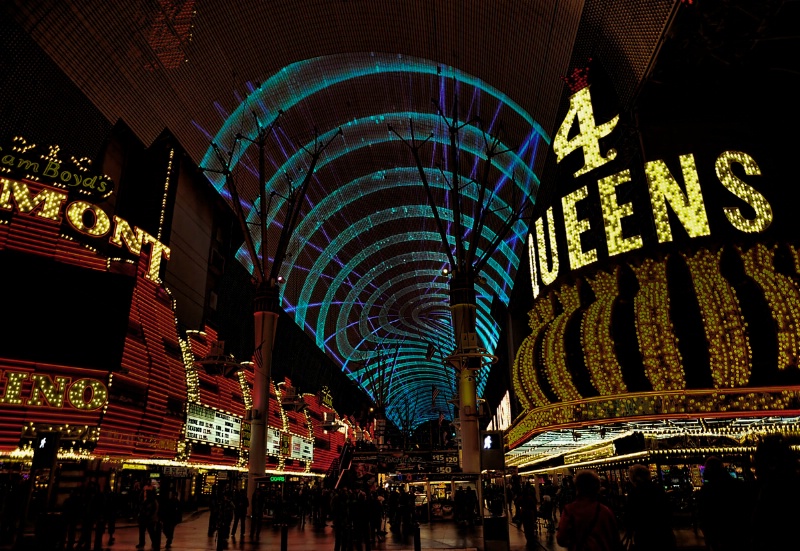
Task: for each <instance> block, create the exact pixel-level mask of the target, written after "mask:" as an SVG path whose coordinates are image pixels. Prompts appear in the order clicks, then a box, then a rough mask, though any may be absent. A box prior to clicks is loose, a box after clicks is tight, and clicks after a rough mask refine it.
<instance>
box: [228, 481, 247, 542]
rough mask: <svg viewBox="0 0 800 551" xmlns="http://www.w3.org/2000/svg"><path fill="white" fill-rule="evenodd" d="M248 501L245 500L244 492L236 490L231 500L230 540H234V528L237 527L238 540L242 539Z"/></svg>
mask: <svg viewBox="0 0 800 551" xmlns="http://www.w3.org/2000/svg"><path fill="white" fill-rule="evenodd" d="M248 507H250V500H249V499H247V491H246V490H238V491H237V492H236V494H235V496H234V499H233V528H231V538H233V539H234V540H236V528H237V527H239V539H242V540H243V539H244V519H245V518H247V509H248Z"/></svg>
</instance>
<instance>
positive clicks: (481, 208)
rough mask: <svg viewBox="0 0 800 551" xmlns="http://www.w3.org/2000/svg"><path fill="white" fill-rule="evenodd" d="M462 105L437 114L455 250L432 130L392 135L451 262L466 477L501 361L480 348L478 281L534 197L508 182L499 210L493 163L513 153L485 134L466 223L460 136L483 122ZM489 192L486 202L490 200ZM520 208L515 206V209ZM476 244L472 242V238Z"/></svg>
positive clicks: (473, 470)
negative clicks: (491, 376)
mask: <svg viewBox="0 0 800 551" xmlns="http://www.w3.org/2000/svg"><path fill="white" fill-rule="evenodd" d="M458 113H459V107H458V97H457V96H456V98H455V101H454V102H453V109H452V115H451V118H450V119H449V120H448V119H447V117H446V116H445V115H444V113H443V112H442V109H441V107H439V109H438V114H439V116H440V117H441V119H442V122H443V124H444V126H446V128H447V129H448V131H449V141H450V147H449V148H448V149H447V153H448V156H449V158H448V159H447V163H446V164H447V166H449V167H450V181H449V182H445V183H446V184H447V189H448V192H449V196H450V197H449V200H448V202H447V203H448V205H449V206H450V207H451V208H452V211H453V216H452V219H453V223H452V224H451V225H450V226H449V228H450V231H451V236H450V237H452V241H453V242H454V246H451V244H450V240H449V239H448V234H447V231H446V230H445V225H444V223H443V221H442V217H441V216H440V214H439V208H441V207H439V206H437V205H436V202H435V200H434V196H433V192H432V190H431V186H430V184H429V182H428V176H427V172H426V170H425V165H424V164H423V161H422V158H421V156H420V150H421V149H422V148H423V147H424V146H425V145H426V144H427V143H428V142H429V141H431V140H433V138H434V134H433V132H431V133H430V135H429V136H427V137H426V138H425V139H424V140H418V139H417V137H416V135H415V132H414V123H413V120H410V121H409V130H410V137H409V138H408V139H407V138H405V137H403V136H401V135H400V134H399V133H398V132H397V131H396V130H395V129H394V128H393V127H392V125H389V131H390V132H392V133H394V134H395V135H396V136H397V137H398V138H400V140H401V141H402V142H403V143H404V144H406V145H407V146H408V148H409V150H410V152H411V154H412V156H413V158H414V162H415V164H416V166H417V172H418V173H419V176H420V180H421V181H422V184H423V187H424V188H425V192H426V194H427V198H428V203H429V205H430V207H431V210H432V211H433V218H434V221H435V222H436V226H437V229H438V231H439V236H440V238H441V240H442V244H443V246H444V249H445V253H446V254H447V258H448V260H449V262H450V268H451V270H452V272H451V274H452V275H451V279H450V312H451V317H452V323H453V333H454V337H455V344H456V349H455V351H454V352H453V354H451V355H450V356H449V357H447V358H445V361H446V362H447V363H448V364H449V365H451V366H452V367H454V368H455V369H456V372H457V373H458V408H459V422H460V424H461V427H460V435H461V446H460V466H461V470H462V472H463V473H467V474H478V473H480V470H481V467H480V461H481V459H480V458H481V454H480V451H481V449H480V427H479V426H478V397H477V376H478V373H479V372H480V370H481V368H482V367H483V366H485V365H488V364H491V363H494V362H496V361H497V358H496V357H495V356H492V355H491V354H489V353H488V352H487V350H486V349H485V348H484V347H482V346H480V343H479V342H478V335H477V328H476V320H477V309H478V306H477V296H476V293H475V282H476V281H477V280H478V279H480V275H479V274H480V273H481V270H483V268H484V267H485V266H486V263H487V262H488V261H489V259H490V258H491V256H492V255H493V254H494V252H495V251H496V250H497V248H498V247H499V246H500V244H501V243H502V242H503V240H504V239H505V238H506V236H507V235H508V234H509V232H510V231H511V229H512V227H513V225H514V224H515V223H516V222H517V221H519V220H520V219H521V218H522V217H523V214H524V213H525V212H526V211H527V210H528V209H529V207H531V206H532V205H533V202H532V201H531V198H530V195H525V197H522V198H521V199H520V198H518V197H517V196H516V190H517V186H516V184H517V183H516V181H515V180H514V178H511V179H509V184H510V185H511V186H512V187H511V189H512V190H513V191H512V192H511V194H512V195H513V197H512V201H511V202H510V203H508V204H507V205H505V206H503V207H500V208H496V205H495V203H494V201H495V199H496V197H497V196H498V193H497V191H498V188H499V187H500V186H498V185H497V184H496V183H495V182H491V181H490V178H491V177H492V163H493V160H494V158H495V157H497V156H499V155H502V154H504V153H507V152H509V151H510V150H508V149H501V148H500V146H501V141H500V138H499V137H497V136H489V135H487V134H486V133H484V139H485V144H484V145H485V147H484V152H483V156H484V157H485V158H484V159H482V160H483V161H484V165H483V170H482V171H481V180H480V181H476V182H474V183H475V184H476V185H477V187H478V194H477V200H476V201H475V202H474V209H473V212H471V213H469V214H470V215H471V218H472V225H471V226H468V225H467V224H466V222H465V220H466V217H465V216H463V215H462V206H463V203H464V198H463V197H462V194H463V190H464V189H465V188H466V187H467V185H468V184H463V183H462V180H463V177H462V175H461V164H460V152H461V145H460V144H461V140H460V139H459V133H460V132H461V131H462V129H464V128H465V127H466V126H470V125H475V126H478V127H479V128H481V130H482V122H481V121H480V119H478V118H475V119H472V120H469V121H467V122H460V121H459V118H458ZM487 190H488V194H489V195H488V200H487ZM515 205H516V206H515ZM503 209H506V210H507V213H506V214H505V218H504V220H503V223H502V225H501V227H500V228H497V229H495V231H494V232H493V237H492V238H491V240H490V242H488V243H483V244H481V245H483V246H482V247H481V250H482V252H481V255H480V256H479V257H478V256H476V253H477V251H478V246H479V241H478V240H479V239H481V237H482V235H483V233H484V229H485V227H486V220H487V218H488V216H489V215H495V216H500V213H501V212H502V210H503ZM470 237H471V238H472V240H473V242H472V243H469V242H468V241H467V240H468V238H470Z"/></svg>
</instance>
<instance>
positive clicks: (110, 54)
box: [11, 0, 676, 425]
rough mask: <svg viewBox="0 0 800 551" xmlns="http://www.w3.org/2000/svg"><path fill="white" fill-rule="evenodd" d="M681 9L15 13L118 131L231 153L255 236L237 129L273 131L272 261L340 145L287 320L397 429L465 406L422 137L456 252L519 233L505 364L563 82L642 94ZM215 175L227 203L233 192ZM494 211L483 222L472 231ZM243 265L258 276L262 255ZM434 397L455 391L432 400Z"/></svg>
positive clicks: (501, 267)
mask: <svg viewBox="0 0 800 551" xmlns="http://www.w3.org/2000/svg"><path fill="white" fill-rule="evenodd" d="M675 5H676V2H673V1H666V0H663V1H614V2H612V1H605V2H603V1H592V0H586V1H585V2H584V1H580V0H528V1H524V2H520V1H488V0H486V1H484V0H480V1H468V2H466V1H465V2H453V1H443V0H396V1H392V2H380V1H373V0H363V1H357V0H349V1H347V0H344V1H341V0H340V1H333V0H306V1H271V2H265V1H263V0H238V1H236V2H211V1H204V0H196V1H192V0H185V1H178V0H134V1H130V2H100V1H98V0H88V1H82V2H77V1H75V0H49V1H40V2H25V1H21V0H18V1H17V2H16V6H15V7H13V8H11V9H12V11H13V14H14V16H15V19H16V20H17V21H18V22H19V24H20V25H22V26H23V28H25V30H26V31H27V32H28V33H29V34H30V35H31V36H32V37H33V38H34V40H36V41H37V42H38V43H39V45H40V46H41V47H42V48H43V50H44V51H45V52H46V53H47V54H48V55H49V56H50V57H51V58H52V59H53V60H54V61H55V62H56V63H57V64H58V65H59V66H60V67H61V68H62V70H63V71H64V72H65V74H66V75H67V76H69V78H71V79H72V80H73V81H74V82H75V83H76V84H77V85H78V86H79V87H80V88H81V90H83V92H84V93H85V94H86V95H87V97H88V98H89V99H90V100H91V101H92V102H93V103H94V104H95V105H96V106H97V108H98V109H99V110H100V111H101V112H102V113H103V114H104V115H105V116H106V117H107V118H108V120H109V121H117V120H123V121H124V122H125V123H126V124H127V125H128V126H129V127H130V128H131V129H132V130H133V131H134V132H135V133H136V135H137V136H138V137H139V138H140V139H141V140H142V141H143V142H144V143H145V144H149V143H151V142H152V141H153V140H155V138H156V137H157V136H158V135H159V134H160V133H161V132H162V131H163V130H164V129H168V130H169V131H170V132H171V133H172V134H173V135H174V136H175V137H176V138H177V139H178V140H179V142H180V143H181V145H182V146H183V147H184V148H185V149H186V151H187V153H188V154H189V156H190V157H191V158H192V159H193V161H194V162H195V163H196V164H198V165H199V166H202V167H206V168H217V169H218V168H220V166H219V164H218V163H219V162H220V159H219V157H218V156H217V154H216V153H215V151H214V149H213V148H212V147H211V144H212V143H214V144H216V145H217V146H218V147H219V150H220V152H222V154H223V158H224V159H225V160H227V161H228V162H230V167H231V168H232V170H233V179H232V185H235V186H236V189H237V191H238V195H239V198H240V201H241V203H242V206H243V208H244V211H245V213H246V214H247V216H248V220H249V221H250V222H251V223H252V227H253V228H257V227H258V225H259V223H260V214H259V213H260V205H259V201H258V196H259V185H260V184H259V159H258V155H257V153H258V148H257V147H255V146H254V145H252V144H251V143H250V142H249V141H247V139H241V138H240V139H237V136H243V137H244V138H249V139H253V138H255V137H256V135H257V134H258V133H259V129H264V128H266V127H268V126H269V125H270V124H271V123H272V122H273V121H275V120H276V119H277V124H276V125H275V126H274V128H273V131H271V132H270V133H269V135H268V137H267V139H266V140H265V142H264V153H265V157H264V158H265V172H264V181H263V182H262V184H261V185H264V186H266V188H267V191H268V192H269V193H270V194H271V200H270V202H269V204H268V208H267V209H266V211H267V222H268V224H269V227H270V231H269V232H268V234H267V239H266V240H265V241H266V242H265V243H262V242H261V237H260V235H259V234H257V233H256V235H254V239H255V241H256V246H257V248H258V251H259V253H258V254H259V255H263V254H266V255H268V258H270V259H271V258H272V255H274V247H275V244H276V243H277V241H278V235H279V234H280V230H281V227H282V224H283V223H284V219H285V210H286V208H285V207H286V205H285V202H286V201H285V198H286V197H287V196H288V195H289V194H290V193H291V191H292V190H293V189H296V187H297V186H298V185H299V183H300V182H301V181H302V180H303V177H304V174H305V171H307V170H308V168H309V162H310V156H309V151H313V149H314V147H315V143H316V144H327V147H326V148H325V150H324V152H323V153H322V154H321V155H320V157H319V160H318V162H317V164H316V166H315V167H314V174H313V178H312V179H311V183H310V186H309V189H308V193H307V195H306V197H305V198H304V199H303V203H302V208H301V214H300V219H299V222H298V224H297V227H296V230H295V231H294V233H293V237H292V240H291V242H290V244H289V247H288V255H287V258H286V260H285V261H284V263H283V264H282V268H281V275H282V276H283V277H284V278H285V281H286V282H285V284H284V286H283V299H282V306H283V308H284V309H285V310H286V311H287V312H288V313H289V314H290V315H291V316H292V317H293V318H294V320H295V321H296V323H297V324H298V325H299V326H300V327H302V328H304V329H305V331H307V333H308V334H309V335H310V336H311V337H312V338H313V339H314V341H315V342H316V344H317V346H319V347H320V348H321V349H323V350H324V351H325V352H326V353H327V354H328V355H329V356H330V357H331V358H332V359H333V360H334V362H335V363H336V364H337V365H339V366H341V369H342V370H343V371H344V372H345V373H346V374H347V375H348V376H349V377H350V378H351V379H353V380H354V381H356V382H357V383H358V384H359V385H360V386H361V387H362V388H363V389H364V390H365V391H366V392H367V393H368V394H369V395H370V396H371V397H372V398H373V399H374V400H375V401H376V402H379V403H380V402H383V403H384V404H385V405H386V408H387V415H388V417H389V418H390V419H391V420H393V421H394V422H395V424H397V425H400V424H401V421H403V420H410V421H411V423H412V425H416V424H418V423H421V422H424V421H426V420H428V419H435V418H436V417H438V412H439V411H440V410H441V411H445V413H446V415H447V416H448V417H450V415H452V410H450V409H449V408H450V407H451V406H449V405H448V404H447V400H450V399H452V398H453V397H454V396H455V394H456V393H455V383H454V372H453V370H452V368H449V367H446V366H445V365H444V363H443V357H445V356H447V355H448V354H450V353H451V352H452V350H453V348H454V346H455V343H454V338H453V331H452V327H451V320H450V311H449V308H448V303H449V302H448V301H449V297H448V280H447V277H446V276H445V275H443V270H444V269H450V270H452V269H453V267H452V266H450V261H449V260H448V254H447V250H446V249H445V246H444V244H443V240H442V238H441V233H440V231H439V227H438V226H437V224H436V223H435V220H434V218H433V210H432V209H431V206H430V203H429V199H428V196H427V194H426V192H425V188H424V186H423V185H422V183H421V175H420V170H419V169H418V167H417V164H416V162H415V161H414V157H413V155H412V151H411V149H410V147H409V144H410V143H411V140H412V137H413V138H415V139H416V140H418V141H424V140H426V139H427V142H426V143H425V144H424V145H423V146H421V147H420V148H419V155H420V164H421V168H422V171H423V172H424V173H425V176H426V178H427V180H428V182H429V184H430V190H431V197H432V200H433V202H434V203H435V204H436V205H437V207H438V213H439V215H440V218H441V221H442V224H443V226H444V228H445V230H446V232H445V233H447V234H448V235H449V237H448V245H447V246H448V247H450V248H451V249H452V248H453V247H454V246H455V237H454V236H455V233H456V230H457V228H458V227H459V226H461V227H463V228H465V234H464V236H463V237H464V238H465V241H466V242H467V243H468V244H469V245H468V247H470V248H474V249H475V250H476V252H477V253H478V256H480V254H481V253H482V252H483V251H484V250H486V249H487V248H489V247H491V244H492V243H493V242H494V241H495V238H496V237H497V236H498V234H500V235H501V236H502V240H500V241H499V246H497V248H496V250H495V252H494V253H493V254H492V256H491V258H490V259H489V261H488V262H487V263H486V264H485V266H484V267H483V270H482V272H481V274H480V276H481V277H480V279H479V282H478V283H477V285H476V291H477V297H478V298H477V302H478V311H477V331H478V338H479V339H480V341H481V343H482V345H483V346H484V347H485V348H486V349H487V350H488V351H489V352H493V351H494V350H495V349H496V347H497V346H498V342H499V340H500V339H501V334H500V333H501V330H500V325H499V324H498V320H494V319H493V318H492V315H491V311H492V304H493V302H496V301H499V303H502V304H506V305H507V304H508V301H509V297H510V295H511V290H512V288H513V286H514V283H515V280H516V279H517V270H518V268H519V266H520V264H521V262H522V257H523V255H524V254H525V252H524V251H525V242H526V237H525V236H526V234H527V223H528V222H527V221H525V220H520V221H518V222H516V223H514V224H513V225H512V226H511V229H510V231H509V232H508V233H507V234H506V235H503V234H502V228H503V226H504V224H505V222H506V220H507V219H508V217H509V216H510V215H511V213H512V211H513V210H516V209H518V208H519V206H520V204H521V202H522V201H523V200H524V198H526V197H529V198H530V201H531V202H532V203H534V202H535V201H536V197H537V193H538V192H539V189H540V187H541V186H544V185H546V182H543V180H542V179H543V176H542V171H543V168H544V166H545V156H546V155H547V152H548V150H549V147H550V139H551V138H550V137H551V136H552V134H553V133H554V130H555V128H554V126H555V124H556V116H557V110H558V108H559V105H560V103H561V102H562V100H563V98H564V97H565V84H564V81H563V80H562V78H561V77H562V76H563V75H567V74H569V72H570V70H571V69H572V68H573V67H572V65H573V64H574V62H575V61H574V60H575V59H576V58H577V59H580V58H581V56H587V57H588V56H591V55H593V54H596V53H597V50H598V49H602V48H605V49H607V50H612V51H613V52H614V56H615V57H614V58H613V59H615V60H616V61H614V62H615V63H617V65H618V66H624V67H625V70H626V71H627V73H626V74H627V75H628V77H627V79H628V80H627V82H629V83H630V82H633V83H634V84H635V82H636V81H637V79H641V78H643V77H644V76H645V73H646V71H647V68H648V67H649V64H650V62H651V60H652V58H653V56H654V55H655V52H656V51H657V47H658V41H659V39H660V38H661V36H662V35H663V32H664V29H665V27H666V26H667V24H668V21H669V19H670V17H671V14H672V13H673V10H674V8H675ZM609 59H610V60H611V59H612V58H611V57H609ZM629 92H630V90H628V91H625V90H622V91H621V94H622V95H624V94H625V93H629ZM279 113H281V115H280V117H278V114H279ZM454 122H456V123H457V124H458V125H459V131H458V133H457V140H456V141H455V143H456V148H455V149H457V151H458V154H457V155H455V154H453V153H454V149H453V148H452V143H453V142H451V136H450V131H449V127H448V125H452V124H453V123H454ZM339 130H341V133H339ZM494 138H496V140H497V141H496V144H497V147H496V151H504V153H502V154H500V155H497V156H496V157H495V158H493V163H492V168H491V170H490V172H489V178H488V181H487V186H486V193H485V194H484V195H483V198H482V199H481V193H480V188H481V186H482V184H481V182H482V181H483V180H482V173H483V169H484V167H485V166H486V165H487V163H486V144H487V143H492V140H493V139H494ZM454 172H456V173H458V175H459V176H458V178H459V192H458V193H455V192H454V191H453V189H452V187H451V186H452V183H453V173H454ZM207 175H208V177H209V180H210V181H211V183H212V185H213V186H214V187H215V188H216V189H217V190H218V191H219V193H220V194H221V195H222V196H223V197H225V198H226V199H227V200H229V201H230V200H231V194H230V190H229V189H228V187H227V186H226V182H225V180H224V178H222V177H221V176H220V175H219V174H218V173H215V172H208V173H207ZM272 192H274V193H272ZM456 199H459V200H460V212H461V223H460V224H458V220H457V219H455V218H454V211H455V210H454V205H455V201H456ZM484 210H485V211H486V215H485V223H484V224H483V226H482V228H480V227H474V226H473V221H474V220H475V219H476V218H480V213H481V211H484ZM527 213H528V214H530V210H528V211H527ZM238 258H239V259H240V261H241V262H242V263H243V264H244V265H245V266H247V267H248V268H250V269H252V266H253V263H252V259H251V258H250V256H249V255H248V254H247V252H246V249H245V248H242V249H241V250H240V251H239V254H238ZM498 368H502V369H506V368H507V366H500V367H498ZM489 369H490V368H488V367H487V368H485V369H484V372H483V373H482V375H481V377H480V378H479V385H478V387H479V393H482V392H483V388H484V386H485V382H486V378H487V376H488V370H489ZM433 386H435V387H436V388H438V389H439V395H438V397H437V399H436V401H435V402H433V403H432V400H431V398H432V387H433ZM402 424H404V423H402Z"/></svg>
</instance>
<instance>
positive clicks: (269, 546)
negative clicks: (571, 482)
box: [103, 511, 705, 551]
mask: <svg viewBox="0 0 800 551" xmlns="http://www.w3.org/2000/svg"><path fill="white" fill-rule="evenodd" d="M207 529H208V512H205V511H204V512H201V513H196V514H194V515H187V516H185V517H184V522H183V523H181V524H179V525H178V527H177V528H176V529H175V539H174V541H173V543H172V548H171V549H173V550H175V551H206V550H207V551H214V550H215V549H216V548H217V547H216V540H215V538H213V537H211V538H209V537H208V535H207V532H208V530H207ZM247 529H248V530H249V525H248V526H247ZM138 533H139V532H138V529H137V528H136V527H135V526H132V525H125V524H121V526H120V527H119V528H117V532H116V534H115V537H116V541H115V542H114V544H113V545H111V546H110V547H109V546H108V545H107V541H108V536H107V535H106V536H104V537H103V543H104V546H105V548H106V549H111V551H136V547H135V546H136V544H137V543H138V537H139V536H138ZM287 534H288V537H287V546H286V550H287V551H328V550H332V549H333V543H334V536H333V528H332V527H331V526H330V525H328V526H326V527H324V528H321V529H320V528H314V527H313V526H311V525H310V524H308V523H307V524H306V525H305V527H304V528H300V527H299V526H291V527H289V529H288V533H287ZM677 535H678V540H679V543H680V544H681V549H684V550H693V551H700V550H703V549H705V547H704V546H703V542H702V536H700V538H698V537H696V536H695V535H694V532H693V531H691V530H680V531H677ZM164 543H165V542H164V541H163V540H162V549H164V547H163V545H164ZM420 544H421V545H420V548H421V549H422V550H426V549H449V550H451V551H501V550H502V551H531V550H533V551H563V550H564V549H565V548H563V547H561V546H559V545H558V544H556V542H555V538H554V537H553V536H552V535H548V534H546V533H542V534H540V535H539V539H538V542H537V543H534V544H533V545H531V546H526V542H525V536H524V534H523V533H522V531H521V530H519V529H518V528H517V527H516V526H514V525H510V526H509V546H508V547H505V546H504V545H503V544H502V542H484V541H483V531H482V528H480V527H473V528H464V527H459V526H456V525H455V524H453V523H449V522H434V523H432V524H423V525H421V526H420ZM144 549H145V551H148V550H150V549H152V546H151V545H150V541H149V539H148V540H146V545H145V547H144ZM228 549H229V551H235V550H244V551H251V550H264V551H267V550H269V551H273V550H275V551H278V550H280V549H281V536H280V530H279V529H278V528H273V527H271V526H265V527H264V529H263V530H262V532H261V539H260V540H259V541H251V540H250V538H249V537H245V539H244V540H243V541H242V540H241V539H240V538H236V540H230V541H229V542H228ZM373 549H375V550H376V551H406V550H408V551H412V550H413V549H414V540H413V538H411V537H409V538H406V539H403V538H400V537H399V536H395V535H393V534H391V533H390V534H387V539H386V540H385V541H383V542H381V543H379V544H378V545H377V546H375V547H374V548H373Z"/></svg>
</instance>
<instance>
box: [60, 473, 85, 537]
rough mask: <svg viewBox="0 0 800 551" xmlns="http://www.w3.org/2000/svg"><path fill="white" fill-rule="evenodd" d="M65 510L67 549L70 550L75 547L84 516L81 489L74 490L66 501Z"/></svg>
mask: <svg viewBox="0 0 800 551" xmlns="http://www.w3.org/2000/svg"><path fill="white" fill-rule="evenodd" d="M63 510H64V519H65V520H66V523H67V543H66V548H67V550H70V549H72V548H74V547H75V536H76V535H77V532H78V525H79V524H80V522H81V517H82V516H83V490H82V489H81V488H75V489H74V490H72V492H71V493H70V494H69V496H68V497H67V499H66V500H64V505H63Z"/></svg>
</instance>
